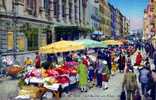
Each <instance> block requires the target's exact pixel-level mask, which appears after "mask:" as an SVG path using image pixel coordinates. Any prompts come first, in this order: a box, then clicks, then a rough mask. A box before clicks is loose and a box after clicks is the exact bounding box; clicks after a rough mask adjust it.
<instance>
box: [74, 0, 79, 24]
mask: <svg viewBox="0 0 156 100" xmlns="http://www.w3.org/2000/svg"><path fill="white" fill-rule="evenodd" d="M74 4H75V5H74V9H75V14H74V15H75V21H77V19H78V18H77V13H78V12H77V0H74Z"/></svg>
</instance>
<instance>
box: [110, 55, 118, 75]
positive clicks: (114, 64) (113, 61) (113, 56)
mask: <svg viewBox="0 0 156 100" xmlns="http://www.w3.org/2000/svg"><path fill="white" fill-rule="evenodd" d="M111 57H112V61H111V62H112V75H114V74H115V72H116V70H117V65H116V62H115V59H116V56H115V53H114V52H113V53H112V56H111Z"/></svg>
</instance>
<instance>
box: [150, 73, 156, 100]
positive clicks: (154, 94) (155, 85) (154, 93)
mask: <svg viewBox="0 0 156 100" xmlns="http://www.w3.org/2000/svg"><path fill="white" fill-rule="evenodd" d="M150 90H151V92H150V96H151V98H152V100H156V70H152V81H151V87H150Z"/></svg>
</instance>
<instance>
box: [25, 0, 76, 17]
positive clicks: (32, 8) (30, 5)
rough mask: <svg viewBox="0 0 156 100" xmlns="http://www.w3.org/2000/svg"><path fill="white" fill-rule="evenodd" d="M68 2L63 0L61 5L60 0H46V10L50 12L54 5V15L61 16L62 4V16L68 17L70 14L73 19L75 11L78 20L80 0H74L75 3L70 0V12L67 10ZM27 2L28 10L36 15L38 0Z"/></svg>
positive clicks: (28, 0)
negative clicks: (51, 0)
mask: <svg viewBox="0 0 156 100" xmlns="http://www.w3.org/2000/svg"><path fill="white" fill-rule="evenodd" d="M66 2H67V1H66V0H62V5H60V4H59V0H54V1H53V2H52V3H51V2H50V0H44V10H45V11H46V13H48V14H49V11H50V7H51V6H53V7H54V17H55V18H59V14H60V6H62V17H63V18H66V16H67V15H69V19H72V13H73V11H74V18H75V20H77V19H78V16H77V13H78V10H79V9H78V5H77V2H78V0H74V4H73V3H72V2H71V1H69V3H68V6H69V10H68V12H67V11H66V10H67V8H66ZM26 4H27V10H28V11H29V14H30V15H33V16H36V14H37V13H36V12H37V0H27V2H26ZM73 6H74V7H73ZM73 8H74V9H73Z"/></svg>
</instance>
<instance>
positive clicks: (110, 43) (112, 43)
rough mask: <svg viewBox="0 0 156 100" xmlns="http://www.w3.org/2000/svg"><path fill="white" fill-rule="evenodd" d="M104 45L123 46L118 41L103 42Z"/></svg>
mask: <svg viewBox="0 0 156 100" xmlns="http://www.w3.org/2000/svg"><path fill="white" fill-rule="evenodd" d="M102 42H103V43H104V44H106V45H112V46H115V45H117V46H120V45H123V42H121V41H119V40H105V41H102Z"/></svg>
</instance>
